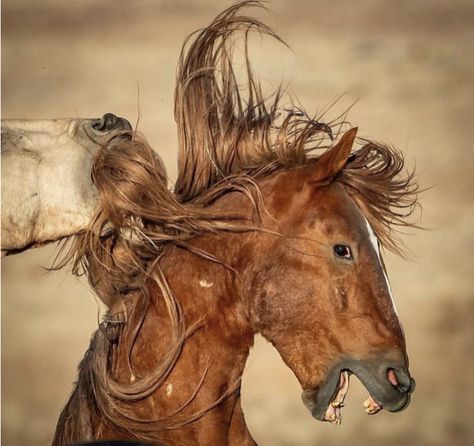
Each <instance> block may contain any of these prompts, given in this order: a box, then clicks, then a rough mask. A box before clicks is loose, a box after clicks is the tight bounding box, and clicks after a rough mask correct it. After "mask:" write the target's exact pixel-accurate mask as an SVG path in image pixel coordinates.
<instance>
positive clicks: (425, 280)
mask: <svg viewBox="0 0 474 446" xmlns="http://www.w3.org/2000/svg"><path fill="white" fill-rule="evenodd" d="M229 4H230V2H228V1H217V0H214V1H211V0H196V1H184V0H180V1H171V0H161V1H159V0H155V1H151V0H134V1H133V2H130V1H125V0H115V1H113V0H102V1H100V2H99V1H93V0H81V1H76V0H74V1H72V0H69V1H63V0H42V1H41V2H38V1H35V0H3V2H2V93H3V94H2V117H3V118H55V117H69V116H73V117H74V116H80V117H98V116H101V115H102V114H103V113H106V112H113V113H115V114H117V115H120V116H124V117H127V118H128V119H129V120H130V121H132V122H134V121H135V120H136V118H137V103H138V94H137V91H138V89H137V85H139V92H140V94H139V108H140V115H141V118H140V125H139V127H140V129H141V131H142V132H143V133H144V134H145V135H146V136H147V137H148V139H149V141H150V142H151V144H152V146H153V147H155V149H156V150H157V151H158V152H159V153H160V155H161V156H162V157H163V159H164V160H165V162H166V165H167V166H168V168H169V173H170V176H171V178H173V177H174V176H175V172H176V161H175V158H176V134H175V127H174V121H173V104H172V97H173V88H174V75H175V64H176V60H177V56H178V52H179V49H180V45H181V43H182V41H183V39H184V37H185V36H186V35H187V34H188V33H189V32H191V31H192V30H194V29H196V28H198V27H201V26H203V25H205V24H206V23H208V22H209V20H210V19H211V18H212V17H213V16H214V15H215V14H217V13H218V12H220V10H222V9H223V8H224V7H225V6H227V5H229ZM268 7H269V8H270V13H269V14H266V13H262V12H258V13H257V15H258V16H259V17H261V18H264V19H265V20H266V21H267V22H268V23H269V24H271V25H272V26H273V27H274V28H276V29H277V30H278V31H279V33H280V34H281V35H282V37H283V38H284V39H285V40H286V41H287V42H288V43H289V44H290V46H291V47H292V50H293V52H290V51H288V50H286V49H284V48H282V47H279V46H276V45H273V44H266V43H263V44H261V43H260V41H259V39H257V40H256V50H255V53H254V58H255V65H256V66H257V71H258V73H259V75H260V76H261V77H263V78H266V79H268V82H266V83H264V85H266V86H269V87H270V88H271V86H272V85H273V86H274V85H276V84H277V83H278V82H280V81H284V82H285V83H287V84H288V85H289V88H290V91H291V92H292V93H293V94H295V95H296V96H297V97H298V98H299V99H300V101H301V102H302V103H303V104H304V106H305V107H306V108H307V109H308V110H312V111H315V110H316V109H322V108H323V107H324V106H325V105H327V104H328V103H329V102H331V101H332V100H333V99H335V98H336V97H338V96H339V95H341V94H345V95H344V96H343V98H342V99H341V101H340V103H338V105H336V106H335V108H334V109H333V110H332V111H331V112H330V114H329V116H328V117H329V118H330V117H331V116H336V115H337V113H338V112H340V111H342V110H343V109H344V108H345V107H347V106H349V105H350V104H351V103H352V102H354V101H355V100H356V99H359V102H358V103H357V104H356V105H355V107H354V108H353V109H352V111H351V114H350V120H351V122H352V123H353V124H354V125H357V126H358V127H359V128H360V134H361V135H362V136H367V137H372V138H374V139H377V140H382V141H384V142H387V143H390V144H393V145H395V146H397V147H399V148H401V149H402V150H403V151H404V153H405V154H406V158H407V161H408V164H409V165H410V166H414V165H415V164H416V167H417V170H418V178H419V181H420V183H421V184H422V186H425V187H426V186H432V188H431V189H430V190H428V191H427V192H425V193H424V194H423V195H422V203H423V213H422V218H421V224H422V225H424V226H425V227H426V228H428V230H425V231H418V232H411V233H410V234H409V235H407V236H406V237H405V241H406V245H407V247H408V248H409V253H410V260H408V261H407V260H403V259H399V258H396V257H394V256H392V255H387V256H386V257H387V262H386V263H387V266H388V269H389V272H390V276H391V280H392V286H393V289H394V292H395V295H396V300H397V305H398V309H399V313H400V317H401V319H402V321H403V323H404V328H405V332H406V337H407V342H408V348H409V354H410V357H411V369H412V373H413V375H414V376H415V378H416V379H417V383H418V386H417V390H416V392H415V394H414V398H413V402H412V405H411V406H410V407H409V409H408V410H406V411H405V412H402V413H400V414H388V413H381V414H379V415H377V416H375V417H367V416H366V415H365V413H364V411H363V407H362V401H363V399H364V398H365V393H364V391H363V389H362V388H361V386H360V385H358V384H355V380H354V381H353V387H352V389H351V391H350V394H349V396H348V404H347V407H346V409H345V411H344V419H343V424H342V426H341V427H339V428H337V427H334V426H332V425H328V424H327V423H320V422H317V421H315V420H313V419H312V418H311V416H310V415H309V413H308V412H307V410H306V409H305V408H304V407H303V404H302V403H301V400H300V389H299V387H298V384H297V382H296V379H295V378H294V377H293V375H292V373H291V372H290V370H289V369H287V368H286V367H285V365H284V364H283V362H282V361H281V359H280V358H279V356H278V354H277V353H276V351H274V350H273V349H272V347H271V346H269V345H268V344H266V343H265V342H264V341H263V340H261V339H258V340H257V343H256V347H255V349H254V350H253V352H252V355H251V357H250V359H249V362H248V367H247V370H246V374H245V376H244V383H243V399H244V410H245V413H246V418H247V421H248V424H249V426H250V430H251V432H252V433H253V435H254V437H255V439H256V440H257V442H259V444H261V445H270V446H286V445H288V446H289V445H291V446H303V445H316V444H321V445H322V444H331V445H334V446H338V445H343V444H344V445H347V444H351V445H353V446H357V445H365V446H366V445H372V444H383V445H388V446H391V445H411V444H413V445H414V444H416V445H419V446H424V445H426V446H428V445H430V446H437V445H439V446H441V445H446V444H450V445H451V446H455V445H467V444H474V423H473V422H472V414H473V413H474V398H473V397H472V392H471V391H470V389H471V380H472V371H473V369H474V286H473V275H472V274H473V266H474V265H473V254H472V253H473V250H474V237H473V218H474V205H473V200H472V191H473V190H474V176H473V175H472V171H473V167H474V165H473V162H474V159H473V150H472V135H473V132H472V112H473V106H474V91H473V79H474V45H473V42H474V3H473V2H472V1H471V0H450V1H442V0H431V1H429V2H428V1H408V0H402V1H397V2H393V1H378V0H359V1H349V0H346V1H342V0H332V1H329V0H317V1H316V0H315V1H309V0H308V1H298V2H296V1H290V0H288V1H284V0H276V1H274V2H273V1H272V2H270V3H268ZM52 180H53V179H52ZM53 253H54V247H46V248H43V249H38V250H35V251H31V252H28V253H25V254H21V255H18V256H13V257H10V258H5V259H3V260H2V440H3V444H4V445H6V446H20V445H30V444H31V445H46V444H48V443H49V442H50V440H51V437H52V433H53V430H54V428H55V423H56V420H57V417H58V415H59V411H60V409H61V407H62V405H63V404H64V403H65V401H66V399H67V397H68V394H69V392H70V390H71V386H72V382H73V381H74V379H75V373H76V365H77V364H78V362H79V360H80V358H81V357H82V355H83V352H84V350H85V348H86V346H87V343H88V339H89V337H90V334H91V332H92V331H93V329H94V328H95V327H96V325H97V312H98V306H97V303H96V301H95V299H94V297H93V296H92V294H91V292H90V291H89V289H88V287H87V285H86V284H85V283H84V281H82V280H77V279H75V278H72V277H71V276H70V275H68V274H67V273H65V272H59V273H54V274H47V273H45V272H44V270H43V269H42V267H43V266H48V265H49V264H50V261H51V256H52V255H53Z"/></svg>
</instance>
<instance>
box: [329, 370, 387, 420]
mask: <svg viewBox="0 0 474 446" xmlns="http://www.w3.org/2000/svg"><path fill="white" fill-rule="evenodd" d="M350 380H351V373H350V372H349V371H348V370H343V371H342V372H341V373H340V375H339V383H338V385H337V388H336V391H335V393H334V396H333V398H332V399H331V401H330V403H329V406H328V407H327V409H326V412H325V414H324V421H330V422H331V423H334V424H341V421H342V408H343V407H344V399H345V398H346V394H347V392H348V390H349V384H350ZM364 408H365V411H366V413H367V414H368V415H375V414H376V413H378V412H380V411H381V410H382V409H383V407H382V404H380V403H379V402H378V401H377V400H376V399H375V398H374V397H373V396H372V395H370V393H369V397H368V398H367V399H366V400H365V401H364Z"/></svg>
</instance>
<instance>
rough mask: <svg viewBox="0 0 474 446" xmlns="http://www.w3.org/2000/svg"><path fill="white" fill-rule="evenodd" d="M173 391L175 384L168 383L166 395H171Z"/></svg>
mask: <svg viewBox="0 0 474 446" xmlns="http://www.w3.org/2000/svg"><path fill="white" fill-rule="evenodd" d="M172 393H173V384H168V385H167V386H166V396H171V394H172Z"/></svg>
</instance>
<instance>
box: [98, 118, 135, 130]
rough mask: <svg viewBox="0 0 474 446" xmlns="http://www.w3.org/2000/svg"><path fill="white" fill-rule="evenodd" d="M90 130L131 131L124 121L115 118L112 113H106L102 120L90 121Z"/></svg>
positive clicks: (128, 124)
mask: <svg viewBox="0 0 474 446" xmlns="http://www.w3.org/2000/svg"><path fill="white" fill-rule="evenodd" d="M91 125H92V128H93V129H94V130H97V131H99V132H107V131H110V130H132V126H131V125H130V123H129V122H128V121H127V120H126V119H124V118H119V117H118V116H115V115H114V114H113V113H106V114H105V115H104V116H102V118H100V119H95V120H93V121H92V124H91Z"/></svg>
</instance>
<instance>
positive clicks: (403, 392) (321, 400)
mask: <svg viewBox="0 0 474 446" xmlns="http://www.w3.org/2000/svg"><path fill="white" fill-rule="evenodd" d="M349 363H350V365H351V367H350V368H349V367H341V365H342V364H339V367H337V368H335V369H333V370H332V372H331V373H329V374H328V378H327V380H326V381H325V382H324V383H323V384H322V385H321V386H319V387H317V388H313V389H307V390H305V391H304V392H303V402H304V403H305V405H306V406H307V407H308V409H309V410H310V411H311V413H312V415H313V417H315V418H316V419H318V420H321V421H329V422H331V423H334V424H336V425H338V424H341V420H342V408H343V407H344V400H345V398H346V395H347V392H348V390H349V383H350V376H351V375H352V374H355V375H356V376H357V378H359V380H360V381H361V382H362V384H363V385H364V387H365V388H366V389H367V391H368V393H369V396H368V398H367V399H366V400H365V401H364V403H363V404H364V409H365V412H366V413H367V414H368V415H375V414H376V413H378V412H380V411H381V410H382V409H386V410H388V411H389V412H398V411H401V410H403V409H405V408H406V407H407V406H408V404H409V403H410V394H411V393H412V392H413V390H414V388H415V381H414V380H413V378H411V377H410V375H409V374H408V372H407V371H406V369H404V368H402V367H386V366H385V365H382V366H381V367H368V366H367V364H364V363H361V362H359V361H357V362H356V361H345V364H344V365H346V366H347V365H348V364H349ZM374 369H375V370H374Z"/></svg>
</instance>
